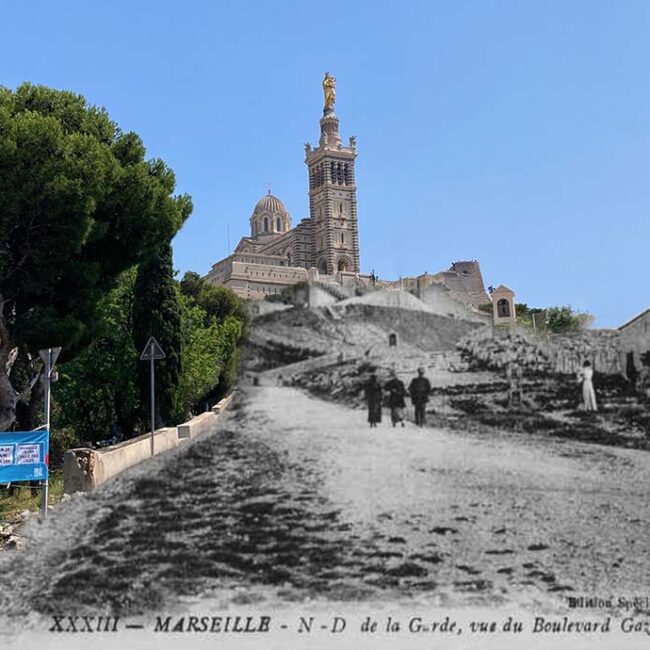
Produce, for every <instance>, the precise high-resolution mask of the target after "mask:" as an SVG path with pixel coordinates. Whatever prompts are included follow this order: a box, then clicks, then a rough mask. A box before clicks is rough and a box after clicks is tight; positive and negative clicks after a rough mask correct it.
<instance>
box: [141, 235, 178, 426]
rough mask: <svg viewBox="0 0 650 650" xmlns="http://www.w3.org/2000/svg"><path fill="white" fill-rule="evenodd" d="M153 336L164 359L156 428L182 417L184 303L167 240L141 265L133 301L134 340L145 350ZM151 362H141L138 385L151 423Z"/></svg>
mask: <svg viewBox="0 0 650 650" xmlns="http://www.w3.org/2000/svg"><path fill="white" fill-rule="evenodd" d="M150 336H153V337H154V338H155V339H156V340H157V341H158V343H159V344H160V347H161V348H162V350H163V352H164V353H165V355H166V356H165V358H164V359H161V360H159V361H156V362H155V364H156V367H155V378H156V379H155V383H156V428H158V427H161V426H165V425H172V424H176V423H177V422H178V421H179V419H180V418H181V417H182V413H181V409H180V407H179V399H178V398H179V385H180V378H181V370H182V368H181V365H182V364H181V353H182V352H181V341H182V333H181V306H180V302H179V296H178V288H177V285H176V282H175V281H174V270H173V267H172V248H171V244H170V243H167V244H165V245H164V246H162V247H161V248H160V250H159V251H158V253H157V254H156V255H155V256H154V257H153V258H151V259H150V260H149V261H148V262H145V263H143V264H141V265H140V266H139V268H138V275H137V277H136V280H135V287H134V302H133V342H134V344H135V347H136V350H137V351H138V353H140V352H142V350H143V349H144V347H145V345H146V344H147V341H148V340H149V337H150ZM149 372H150V368H149V362H146V363H145V362H140V364H139V366H138V377H137V385H138V391H139V394H140V402H141V404H142V405H143V413H142V418H143V422H144V423H146V426H145V428H148V427H149V426H150V422H149V420H150V415H148V414H149V413H150V397H149V390H150V383H149V382H150V377H149Z"/></svg>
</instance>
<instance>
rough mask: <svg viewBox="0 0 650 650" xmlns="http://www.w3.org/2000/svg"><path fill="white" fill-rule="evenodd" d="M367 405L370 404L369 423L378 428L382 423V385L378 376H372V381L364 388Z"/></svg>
mask: <svg viewBox="0 0 650 650" xmlns="http://www.w3.org/2000/svg"><path fill="white" fill-rule="evenodd" d="M364 392H365V396H366V403H367V404H368V423H369V424H370V426H371V427H376V426H377V422H381V400H382V390H381V385H380V383H379V382H378V381H377V375H370V380H369V381H368V383H367V384H366V385H365V387H364Z"/></svg>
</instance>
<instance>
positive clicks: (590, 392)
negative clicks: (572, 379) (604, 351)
mask: <svg viewBox="0 0 650 650" xmlns="http://www.w3.org/2000/svg"><path fill="white" fill-rule="evenodd" d="M593 376H594V369H593V368H592V367H591V363H590V362H589V361H585V362H584V363H583V364H582V368H581V369H580V372H578V381H579V382H581V383H582V400H583V402H584V409H585V411H597V410H598V406H597V405H596V392H595V391H594V384H593V381H592V379H593Z"/></svg>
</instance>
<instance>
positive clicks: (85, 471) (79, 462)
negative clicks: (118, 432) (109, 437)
mask: <svg viewBox="0 0 650 650" xmlns="http://www.w3.org/2000/svg"><path fill="white" fill-rule="evenodd" d="M232 398H233V393H231V394H230V395H228V396H227V397H225V398H224V399H222V400H221V401H219V402H218V403H217V404H215V406H214V407H213V408H212V410H211V411H208V412H207V413H201V415H197V416H196V417H194V418H192V419H191V420H189V421H188V422H184V423H183V424H180V425H179V426H178V427H167V428H164V429H158V430H157V431H155V432H154V454H156V455H157V454H160V453H162V452H164V451H167V450H169V449H173V448H174V447H177V446H178V445H180V444H182V442H183V441H185V440H190V439H192V438H196V437H197V436H199V435H201V434H204V433H207V432H209V431H210V430H211V429H212V428H213V427H214V425H215V424H216V423H217V421H218V419H219V416H220V414H222V413H223V412H224V411H225V410H226V408H227V407H228V405H229V404H230V402H231V400H232ZM147 458H151V434H150V433H144V434H142V435H141V436H138V437H137V438H132V439H131V440H125V441H124V442H120V443H119V444H117V445H111V446H110V447H105V448H103V449H89V448H80V449H70V450H68V451H67V452H66V453H65V455H64V457H63V491H64V493H66V494H72V493H74V492H87V491H89V490H92V489H94V488H96V487H98V486H99V485H101V484H102V483H104V482H106V481H107V480H109V479H110V478H112V477H113V476H116V475H117V474H120V473H121V472H123V471H124V470H125V469H128V468H129V467H132V466H133V465H137V464H138V463H140V462H141V461H143V460H147Z"/></svg>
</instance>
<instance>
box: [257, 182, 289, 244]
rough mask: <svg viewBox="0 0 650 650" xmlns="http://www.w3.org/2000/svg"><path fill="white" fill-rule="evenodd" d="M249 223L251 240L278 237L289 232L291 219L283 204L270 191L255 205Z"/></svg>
mask: <svg viewBox="0 0 650 650" xmlns="http://www.w3.org/2000/svg"><path fill="white" fill-rule="evenodd" d="M250 222H251V237H252V238H253V239H257V238H258V237H262V236H268V235H280V234H283V233H285V232H288V231H289V230H291V217H290V216H289V213H288V212H287V209H286V208H285V207H284V203H282V201H280V199H279V198H278V197H277V196H273V194H271V192H270V191H269V193H268V194H267V195H266V196H263V197H262V198H261V199H260V200H259V201H258V202H257V203H256V204H255V208H254V209H253V214H252V215H251V219H250Z"/></svg>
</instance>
